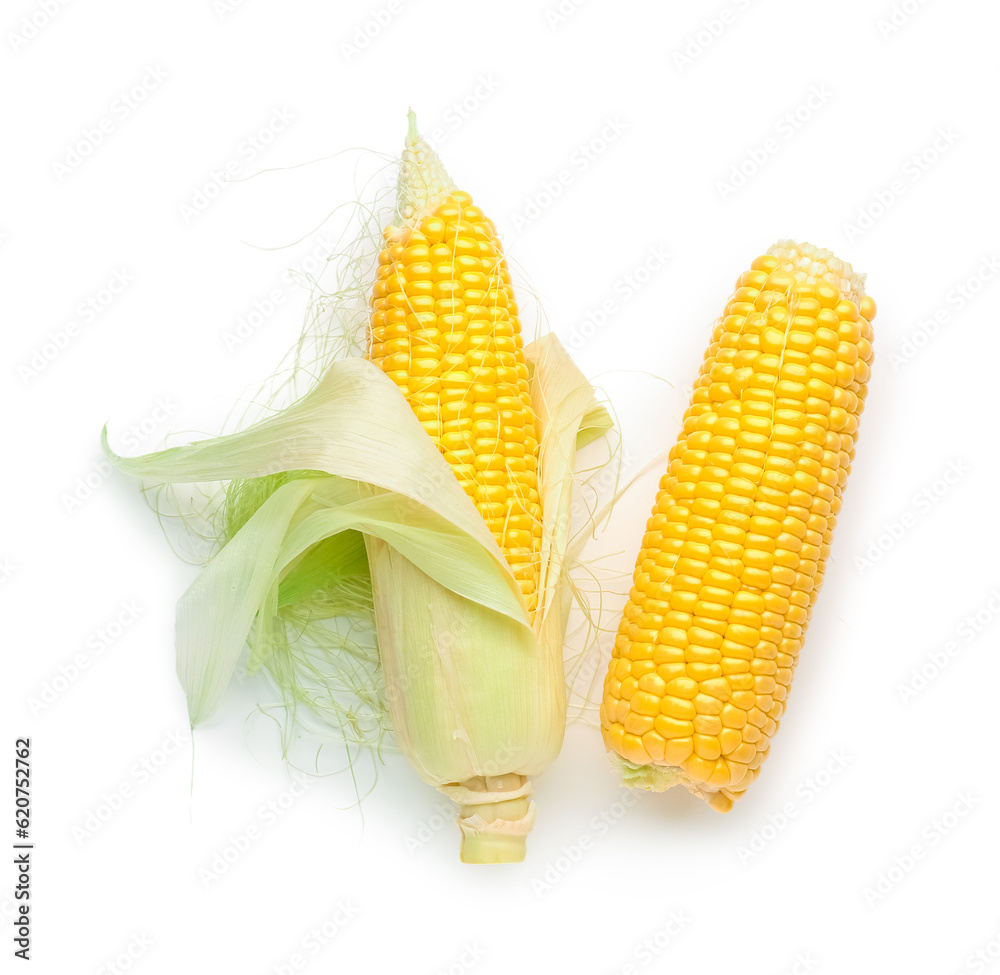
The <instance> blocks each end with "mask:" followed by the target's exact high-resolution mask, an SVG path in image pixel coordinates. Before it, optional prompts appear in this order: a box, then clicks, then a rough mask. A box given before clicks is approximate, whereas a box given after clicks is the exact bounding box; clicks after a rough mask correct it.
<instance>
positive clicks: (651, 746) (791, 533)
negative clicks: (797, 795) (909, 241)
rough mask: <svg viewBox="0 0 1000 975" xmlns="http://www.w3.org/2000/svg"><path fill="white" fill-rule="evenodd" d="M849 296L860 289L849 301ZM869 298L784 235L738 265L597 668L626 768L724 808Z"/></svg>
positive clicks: (805, 553) (797, 625)
mask: <svg viewBox="0 0 1000 975" xmlns="http://www.w3.org/2000/svg"><path fill="white" fill-rule="evenodd" d="M859 306H860V307H859ZM874 315H875V303H874V302H873V301H872V300H871V299H870V298H867V297H865V296H864V289H863V278H862V277H861V276H859V275H857V274H855V273H854V272H853V270H852V269H851V267H850V265H847V264H845V263H843V262H842V261H839V260H838V259H837V258H835V257H834V256H833V255H832V254H831V253H829V252H828V251H825V250H821V249H819V248H816V247H813V246H812V245H809V244H796V243H793V242H791V241H782V242H780V243H778V244H777V245H775V246H774V247H772V248H771V249H770V250H769V251H768V253H767V254H766V255H764V256H762V257H759V258H757V259H756V260H755V261H754V262H753V264H752V265H751V270H749V271H748V272H746V273H745V274H743V275H742V276H741V277H740V279H739V281H738V282H737V288H736V291H735V293H734V295H733V296H732V298H731V299H730V301H729V304H728V306H727V308H726V311H725V314H724V315H723V317H722V318H720V319H719V320H718V322H717V323H716V326H715V329H714V333H713V336H712V344H711V345H710V347H709V349H708V351H707V352H706V355H705V362H704V364H703V365H702V368H701V373H700V375H699V378H698V381H697V383H696V384H695V388H694V395H693V398H692V403H691V405H690V407H689V408H688V410H687V412H686V414H685V417H684V428H683V432H682V433H681V435H680V438H679V439H678V442H677V443H676V444H675V446H674V447H673V449H672V450H671V452H670V466H669V469H668V472H667V474H666V476H665V477H664V478H663V479H662V481H661V482H660V490H659V493H658V495H657V499H656V505H655V506H654V508H653V513H652V515H651V517H650V519H649V521H648V523H647V525H646V534H645V536H644V540H643V548H642V551H641V552H640V554H639V558H638V560H637V562H636V569H635V574H634V577H633V582H634V584H633V587H632V590H631V593H630V597H629V601H628V604H627V606H626V609H625V613H624V616H623V619H622V622H621V626H620V628H619V631H618V637H617V640H616V643H615V647H614V651H613V654H612V660H611V664H610V668H609V671H608V675H607V678H606V680H605V685H604V699H603V703H602V706H601V727H602V733H603V736H604V741H605V744H606V746H607V747H608V749H609V750H612V751H614V752H615V753H617V755H618V756H619V757H620V762H619V766H620V768H621V771H622V775H623V779H624V781H625V784H627V785H631V786H637V787H641V788H645V789H650V790H654V791H662V790H664V789H668V788H670V787H672V786H674V785H683V786H685V787H686V788H687V789H688V790H689V791H691V792H692V793H693V794H695V795H697V796H699V797H701V798H703V799H705V800H706V801H707V802H708V803H709V805H711V806H712V808H714V809H717V810H719V811H721V812H725V811H728V810H729V809H731V808H732V805H733V801H734V800H735V799H737V798H739V796H741V795H742V794H743V793H744V792H745V791H746V789H747V787H748V786H749V785H750V783H751V782H752V781H753V780H754V778H755V777H756V776H757V774H758V772H759V770H760V767H761V764H762V762H763V761H764V759H765V758H766V756H767V753H768V747H769V744H770V741H771V739H772V737H773V735H774V733H775V731H776V730H777V727H778V722H779V720H780V718H781V715H782V713H783V711H784V707H785V700H786V697H787V694H788V690H789V687H790V685H791V681H792V674H793V672H794V668H795V664H796V661H797V659H798V653H799V648H800V647H801V644H802V638H803V635H804V633H805V630H806V627H807V626H808V622H809V616H810V613H811V610H812V606H813V602H814V601H815V598H816V595H817V593H818V591H819V588H820V584H821V582H822V579H823V571H824V566H825V562H826V558H827V555H828V553H829V547H830V540H831V537H832V532H833V527H834V524H835V522H836V516H837V513H838V512H839V510H840V499H841V492H842V490H843V488H844V485H845V483H846V480H847V475H848V472H849V471H850V466H851V461H852V459H853V457H854V442H855V440H854V438H855V435H856V433H857V428H858V417H859V416H860V414H861V411H862V409H863V408H864V399H865V395H866V392H867V381H868V376H869V371H870V370H869V363H870V361H871V357H872V348H871V337H872V329H871V324H870V323H871V320H872V318H873V317H874Z"/></svg>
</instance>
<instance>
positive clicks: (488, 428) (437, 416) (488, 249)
mask: <svg viewBox="0 0 1000 975" xmlns="http://www.w3.org/2000/svg"><path fill="white" fill-rule="evenodd" d="M402 167H403V168H402V172H401V179H400V185H401V199H400V204H399V207H398V210H399V213H400V215H401V216H402V217H403V225H402V226H401V227H395V226H389V227H387V228H386V229H385V232H384V237H385V246H384V248H383V249H382V251H381V252H380V253H379V257H378V263H379V267H378V279H377V280H376V282H375V285H374V288H373V290H372V297H371V306H372V316H371V344H370V348H369V353H368V356H369V358H370V359H371V361H372V362H373V363H375V364H376V365H377V366H379V367H380V368H381V369H382V370H383V371H384V372H385V374H386V375H387V376H388V377H389V378H390V379H392V381H393V382H394V383H396V385H397V386H398V387H399V389H400V391H401V392H402V393H403V395H404V396H405V397H406V400H407V402H408V403H409V404H410V406H411V408H412V409H413V412H414V413H415V414H416V416H417V419H418V420H420V422H421V423H422V424H423V427H424V429H425V430H426V431H427V433H428V435H429V436H430V437H431V439H432V440H433V441H434V443H435V444H436V445H437V447H438V449H439V450H440V451H441V453H442V454H443V455H444V458H445V460H447V461H448V463H449V465H450V466H451V469H452V470H453V471H454V473H455V476H456V477H457V478H458V481H459V483H460V484H461V485H462V487H463V489H464V490H465V492H466V494H468V495H469V497H470V498H471V499H472V500H473V501H474V502H475V504H476V507H477V508H478V509H479V512H480V514H481V515H482V516H483V518H484V520H485V521H486V523H487V525H488V526H489V528H490V531H491V532H492V534H493V537H494V538H495V539H496V542H497V545H499V546H500V549H501V551H502V552H503V554H504V557H505V558H506V560H507V562H508V564H509V565H510V567H511V569H512V570H513V572H514V577H515V579H517V581H518V584H519V586H520V588H521V592H522V593H523V594H524V597H525V600H526V602H527V604H528V609H529V612H531V613H533V612H534V610H535V607H536V605H537V586H538V562H539V551H540V548H541V538H542V522H541V518H542V509H541V504H540V503H539V495H538V452H539V443H538V437H537V434H536V429H535V415H534V412H533V410H532V407H531V397H530V393H529V390H528V369H527V365H526V363H525V358H524V346H523V342H522V338H521V325H520V321H519V319H518V307H517V302H516V301H515V300H514V291H513V288H512V287H511V279H510V272H509V271H508V269H507V263H506V261H505V260H504V256H503V250H502V248H501V245H500V241H499V240H498V238H497V231H496V227H495V226H494V224H493V222H492V221H491V220H489V219H488V218H487V217H485V216H484V214H483V211H482V210H481V209H479V207H477V206H475V205H474V204H473V202H472V197H471V196H470V195H469V194H468V193H464V192H462V191H461V190H458V189H455V188H454V186H453V184H452V183H451V180H450V179H449V178H448V175H447V173H446V172H445V171H444V169H443V168H442V166H441V164H440V162H439V160H438V158H437V156H436V155H435V154H433V153H432V152H430V151H429V150H428V149H427V147H426V144H425V143H423V142H422V140H420V138H419V136H418V134H417V132H416V128H415V124H414V121H413V116H412V113H411V117H410V133H409V136H408V139H407V146H406V149H405V151H404V154H403V162H402Z"/></svg>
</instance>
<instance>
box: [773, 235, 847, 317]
mask: <svg viewBox="0 0 1000 975" xmlns="http://www.w3.org/2000/svg"><path fill="white" fill-rule="evenodd" d="M767 253H768V255H769V256H770V257H776V258H778V260H779V262H780V263H779V264H778V267H777V268H776V270H779V271H789V272H791V273H792V274H794V275H795V277H796V278H797V279H798V283H799V284H818V283H819V282H820V281H826V282H828V283H829V284H832V285H833V286H834V287H835V288H836V289H837V290H838V291H839V292H840V294H841V296H842V297H844V298H846V299H847V300H848V301H853V302H854V303H855V304H856V305H857V304H860V303H861V299H862V298H863V297H864V296H865V275H863V274H859V273H858V272H857V271H855V270H854V268H852V267H851V265H850V264H848V263H847V261H842V260H840V258H838V257H837V256H836V255H835V254H834V253H833V252H832V251H828V250H826V249H825V248H822V247H817V246H816V245H815V244H810V243H807V242H803V243H799V242H798V241H794V240H779V241H778V242H777V243H776V244H775V245H774V246H773V247H769V248H768V251H767Z"/></svg>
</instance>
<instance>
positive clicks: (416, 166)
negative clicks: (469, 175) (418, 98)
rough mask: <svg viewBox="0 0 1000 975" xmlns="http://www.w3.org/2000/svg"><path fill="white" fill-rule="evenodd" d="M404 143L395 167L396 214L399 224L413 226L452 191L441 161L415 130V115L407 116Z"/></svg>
mask: <svg viewBox="0 0 1000 975" xmlns="http://www.w3.org/2000/svg"><path fill="white" fill-rule="evenodd" d="M406 117H407V123H408V128H407V133H406V141H405V143H404V145H403V156H402V159H401V161H400V167H399V181H398V183H397V190H396V212H397V217H398V219H399V220H400V222H403V223H408V224H411V225H412V224H413V223H415V222H416V221H417V220H418V219H419V218H420V217H421V216H423V214H424V213H426V212H427V211H429V210H433V209H434V208H435V207H436V206H438V204H440V203H441V201H442V200H443V199H444V198H445V197H446V196H447V195H448V194H449V193H450V192H451V191H452V190H454V189H456V186H455V184H454V183H453V182H452V179H451V177H450V176H449V175H448V172H447V170H446V169H445V168H444V164H443V163H442V162H441V157H440V156H438V154H437V153H436V152H435V151H434V150H433V149H432V148H431V147H430V145H428V143H427V141H426V140H425V139H424V138H423V136H421V135H420V132H419V131H418V129H417V115H416V113H415V112H414V111H413V109H412V108H411V109H410V110H409V112H408V113H407V116H406Z"/></svg>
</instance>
